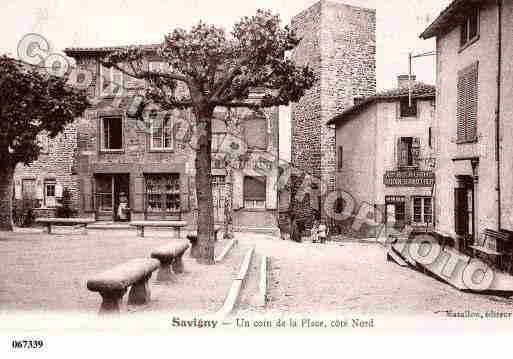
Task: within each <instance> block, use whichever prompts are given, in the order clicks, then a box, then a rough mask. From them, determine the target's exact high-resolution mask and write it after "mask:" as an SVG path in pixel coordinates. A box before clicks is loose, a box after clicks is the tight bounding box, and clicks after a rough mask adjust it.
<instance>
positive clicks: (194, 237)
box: [187, 226, 221, 258]
mask: <svg viewBox="0 0 513 359" xmlns="http://www.w3.org/2000/svg"><path fill="white" fill-rule="evenodd" d="M220 230H221V226H214V241H217V234H218V233H219V231H220ZM187 239H188V240H189V242H190V243H191V254H190V255H191V257H192V258H197V256H198V249H199V248H198V231H192V232H190V233H189V234H188V235H187Z"/></svg>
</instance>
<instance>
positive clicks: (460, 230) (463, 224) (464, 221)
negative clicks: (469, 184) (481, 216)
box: [454, 188, 468, 235]
mask: <svg viewBox="0 0 513 359" xmlns="http://www.w3.org/2000/svg"><path fill="white" fill-rule="evenodd" d="M467 229H468V211H467V190H466V189H465V188H455V189H454V231H455V232H456V234H458V235H465V234H466V233H467Z"/></svg>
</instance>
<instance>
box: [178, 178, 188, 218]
mask: <svg viewBox="0 0 513 359" xmlns="http://www.w3.org/2000/svg"><path fill="white" fill-rule="evenodd" d="M180 187H181V188H180V210H181V211H182V212H189V211H190V205H189V187H190V186H189V176H187V175H186V174H185V173H181V174H180Z"/></svg>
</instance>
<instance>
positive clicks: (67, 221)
mask: <svg viewBox="0 0 513 359" xmlns="http://www.w3.org/2000/svg"><path fill="white" fill-rule="evenodd" d="M94 222H96V220H94V219H92V218H36V223H40V224H45V225H46V226H47V229H48V234H51V233H52V226H55V225H60V226H76V225H80V226H83V227H84V231H86V227H87V225H88V224H91V223H94Z"/></svg>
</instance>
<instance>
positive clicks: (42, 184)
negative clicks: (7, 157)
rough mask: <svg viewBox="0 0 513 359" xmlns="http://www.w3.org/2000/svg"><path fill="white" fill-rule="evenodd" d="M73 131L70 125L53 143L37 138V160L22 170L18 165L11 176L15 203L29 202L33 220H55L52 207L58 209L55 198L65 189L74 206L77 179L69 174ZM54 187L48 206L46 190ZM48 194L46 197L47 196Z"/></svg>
mask: <svg viewBox="0 0 513 359" xmlns="http://www.w3.org/2000/svg"><path fill="white" fill-rule="evenodd" d="M76 138H77V131H76V127H75V125H74V124H70V125H68V126H67V127H66V128H65V130H64V131H63V132H62V133H61V134H59V135H58V136H57V137H55V138H54V139H49V138H47V137H46V136H45V135H42V136H41V142H42V143H41V145H42V147H43V149H42V151H41V154H40V156H39V159H38V160H37V161H35V162H33V163H32V164H30V165H28V166H25V165H22V164H19V165H18V166H17V167H16V171H15V173H14V193H15V201H16V202H19V201H21V200H23V199H24V198H25V199H29V200H33V201H34V203H35V208H34V214H35V216H37V217H52V216H55V211H56V206H59V205H62V203H61V202H60V201H59V199H60V198H59V195H60V194H61V193H62V191H63V190H64V189H68V190H69V191H70V192H71V194H72V195H73V197H72V199H73V202H74V203H77V202H78V197H79V194H78V182H77V176H76V175H75V174H74V172H73V163H74V162H73V161H74V154H75V149H76ZM50 184H54V185H55V187H54V188H53V190H55V192H53V194H55V195H56V196H54V197H55V202H53V203H52V201H50V198H48V196H47V195H48V194H52V193H51V192H50V191H51V190H48V191H47V188H46V186H47V185H50ZM47 192H50V193H47Z"/></svg>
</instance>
